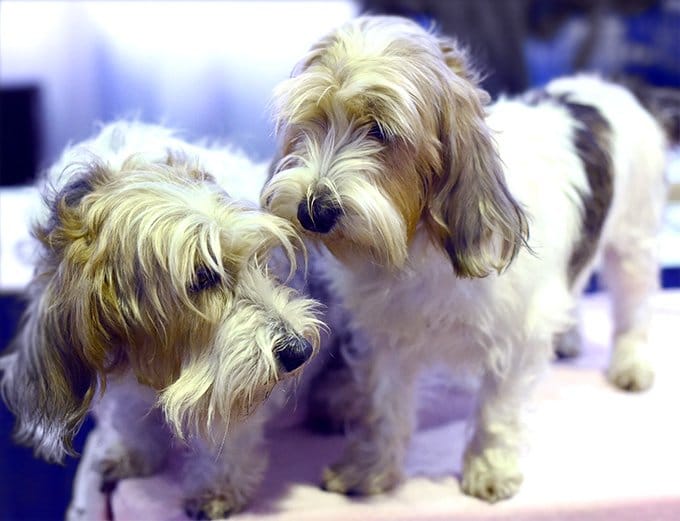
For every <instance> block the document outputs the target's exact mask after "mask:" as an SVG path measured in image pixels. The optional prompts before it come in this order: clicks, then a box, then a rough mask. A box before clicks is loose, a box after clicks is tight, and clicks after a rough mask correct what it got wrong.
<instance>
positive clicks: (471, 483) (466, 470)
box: [461, 369, 526, 503]
mask: <svg viewBox="0 0 680 521" xmlns="http://www.w3.org/2000/svg"><path fill="white" fill-rule="evenodd" d="M525 384H526V380H525V378H522V373H521V372H520V371H518V370H514V371H510V372H509V374H504V375H499V374H497V373H496V372H495V371H493V370H490V369H489V370H487V372H486V374H485V375H484V376H483V378H482V384H481V387H480V394H479V404H478V408H477V414H476V424H475V429H474V432H473V435H472V438H471V440H470V441H469V443H468V446H467V448H466V450H465V456H464V462H463V479H462V483H461V488H462V490H463V492H465V493H466V494H469V495H471V496H475V497H478V498H480V499H483V500H485V501H488V502H490V503H494V502H496V501H500V500H502V499H507V498H509V497H512V496H513V495H514V494H515V493H516V492H517V491H518V490H519V487H520V485H521V483H522V474H521V472H520V470H519V462H518V446H519V443H520V431H521V426H520V403H521V398H522V397H523V395H524V393H525V392H526V385H525Z"/></svg>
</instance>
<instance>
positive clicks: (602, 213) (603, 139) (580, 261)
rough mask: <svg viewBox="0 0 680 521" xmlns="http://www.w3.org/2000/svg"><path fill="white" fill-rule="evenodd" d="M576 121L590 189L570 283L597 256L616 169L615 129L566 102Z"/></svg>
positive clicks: (592, 113) (585, 196)
mask: <svg viewBox="0 0 680 521" xmlns="http://www.w3.org/2000/svg"><path fill="white" fill-rule="evenodd" d="M564 105H565V107H566V108H567V109H568V110H569V113H570V114H571V116H572V117H573V118H574V120H575V121H577V122H578V123H579V125H578V126H577V127H575V129H574V134H573V136H572V139H573V141H574V147H575V149H576V153H577V154H578V156H579V158H580V159H581V162H582V163H583V168H584V170H585V172H586V177H587V178H588V184H589V185H590V194H582V197H583V231H582V235H581V239H580V240H579V241H578V242H577V243H576V245H575V247H574V250H573V252H572V254H571V258H570V259H569V267H568V270H569V271H568V276H569V283H570V284H573V283H574V281H575V279H576V277H578V275H579V274H580V273H581V271H582V270H583V269H584V268H585V267H586V266H587V265H588V263H589V262H590V261H591V259H592V258H593V255H595V250H596V248H597V243H598V241H599V240H600V234H601V233H602V226H603V225H604V221H605V218H606V216H607V213H608V212H609V207H610V206H611V202H612V196H613V193H614V168H613V164H612V158H611V154H610V150H611V139H610V138H611V127H610V126H609V123H608V122H607V120H606V119H604V117H603V116H602V114H600V112H599V111H598V110H597V109H596V108H594V107H592V106H589V105H583V104H580V103H574V102H570V101H565V102H564Z"/></svg>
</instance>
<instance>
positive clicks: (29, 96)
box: [0, 85, 41, 186]
mask: <svg viewBox="0 0 680 521" xmlns="http://www.w3.org/2000/svg"><path fill="white" fill-rule="evenodd" d="M39 110H40V107H39V91H38V87H37V86H35V85H29V86H24V87H20V86H16V87H2V88H0V186H9V185H18V184H25V183H27V182H30V181H31V180H32V179H33V178H34V176H35V173H36V171H37V169H38V157H39V156H40V135H41V131H40V128H39V125H40V115H39Z"/></svg>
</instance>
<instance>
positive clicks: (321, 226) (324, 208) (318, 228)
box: [297, 197, 342, 233]
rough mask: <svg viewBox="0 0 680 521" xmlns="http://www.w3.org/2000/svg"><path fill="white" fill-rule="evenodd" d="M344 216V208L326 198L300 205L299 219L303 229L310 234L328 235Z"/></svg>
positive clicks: (304, 201)
mask: <svg viewBox="0 0 680 521" xmlns="http://www.w3.org/2000/svg"><path fill="white" fill-rule="evenodd" d="M341 215H342V208H340V206H338V205H337V204H336V203H334V202H332V201H330V200H328V199H327V198H325V197H318V198H314V199H313V200H312V202H311V203H310V202H308V201H307V200H306V199H304V200H302V201H301V202H300V204H299V205H298V210H297V218H298V221H300V224H301V225H302V227H303V228H304V229H306V230H309V231H310V232H317V233H328V232H329V231H331V229H332V228H333V226H335V224H336V223H337V222H338V219H339V218H340V216H341Z"/></svg>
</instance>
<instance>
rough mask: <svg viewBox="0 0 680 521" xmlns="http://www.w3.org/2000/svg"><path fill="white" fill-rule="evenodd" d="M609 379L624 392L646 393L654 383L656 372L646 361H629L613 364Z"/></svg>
mask: <svg viewBox="0 0 680 521" xmlns="http://www.w3.org/2000/svg"><path fill="white" fill-rule="evenodd" d="M607 378H608V379H609V381H610V382H611V383H612V384H614V385H615V386H616V387H618V388H619V389H622V390H624V391H633V392H640V391H646V390H647V389H649V388H650V387H651V386H652V383H653V382H654V371H653V370H652V367H651V365H650V363H649V362H647V361H646V360H628V361H627V363H612V364H611V365H610V366H609V370H608V371H607Z"/></svg>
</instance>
